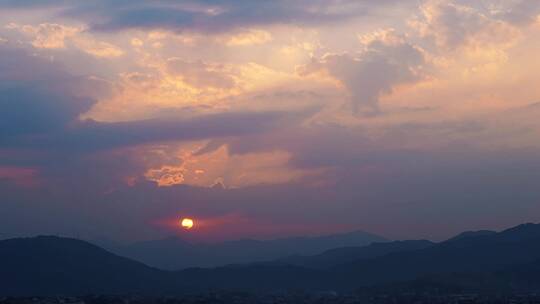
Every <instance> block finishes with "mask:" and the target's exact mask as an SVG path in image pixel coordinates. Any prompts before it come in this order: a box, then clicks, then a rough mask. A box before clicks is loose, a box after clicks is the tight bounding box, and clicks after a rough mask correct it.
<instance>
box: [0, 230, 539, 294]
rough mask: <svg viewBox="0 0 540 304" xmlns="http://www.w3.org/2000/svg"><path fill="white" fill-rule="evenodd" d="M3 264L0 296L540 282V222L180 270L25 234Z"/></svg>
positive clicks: (11, 244)
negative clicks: (442, 238) (439, 238)
mask: <svg viewBox="0 0 540 304" xmlns="http://www.w3.org/2000/svg"><path fill="white" fill-rule="evenodd" d="M0 269H2V282H1V283H2V284H0V295H44V294H45V295H46V294H59V293H62V294H85V293H148V294H150V293H160V294H175V293H183V292H187V291H190V292H192V291H204V290H215V289H221V290H257V291H272V290H288V289H305V290H337V291H351V290H358V289H359V288H379V287H380V288H383V287H384V288H389V289H390V288H402V289H410V288H415V289H418V288H429V289H433V288H436V289H437V290H443V289H447V290H459V291H463V290H468V291H470V290H473V291H479V290H481V291H484V292H502V291H508V292H516V291H524V290H526V291H537V290H540V225H539V224H525V225H520V226H517V227H514V228H511V229H508V230H505V231H502V232H498V233H494V232H487V233H486V232H481V233H471V232H468V233H464V234H461V235H460V236H459V237H455V238H452V239H449V240H448V241H444V242H440V243H431V242H429V241H421V240H420V241H402V242H388V243H375V244H371V245H368V246H364V247H348V248H339V249H334V250H330V251H327V252H324V253H322V254H319V255H314V256H295V257H288V258H281V259H277V260H273V261H269V262H265V263H248V264H243V265H230V266H225V267H218V268H206V269H203V268H191V269H186V270H182V271H164V270H158V269H156V268H152V267H149V266H146V265H144V264H141V263H139V262H135V261H132V260H129V259H126V258H123V257H120V256H117V255H115V254H112V253H109V252H107V251H105V250H103V249H101V248H99V247H97V246H94V245H91V244H89V243H87V242H84V241H79V240H75V239H66V238H58V237H36V238H22V239H11V240H5V241H0Z"/></svg>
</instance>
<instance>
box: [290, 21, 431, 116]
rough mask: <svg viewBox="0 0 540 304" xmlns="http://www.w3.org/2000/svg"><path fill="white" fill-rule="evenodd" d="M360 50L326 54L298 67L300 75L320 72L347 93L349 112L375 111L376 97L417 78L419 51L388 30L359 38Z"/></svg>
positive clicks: (376, 107)
mask: <svg viewBox="0 0 540 304" xmlns="http://www.w3.org/2000/svg"><path fill="white" fill-rule="evenodd" d="M361 40H362V41H363V43H364V47H365V49H364V51H363V52H361V53H359V54H327V55H324V56H323V57H322V58H313V60H312V62H311V63H309V64H307V65H305V66H301V67H299V69H298V71H299V72H300V74H302V75H309V74H313V73H317V72H320V71H324V72H326V73H328V74H329V75H330V76H331V77H333V78H335V79H336V80H338V81H339V82H340V83H341V84H342V85H343V86H344V87H345V88H346V90H347V91H348V92H349V93H350V95H351V97H350V99H351V105H352V109H353V112H358V111H359V110H368V111H371V112H377V111H378V106H379V104H378V103H379V97H380V96H381V95H382V94H388V93H390V92H392V89H393V88H394V87H395V86H397V85H400V84H405V83H412V82H415V81H418V80H419V79H421V74H420V73H419V69H420V68H421V66H422V64H423V63H424V57H423V53H422V51H421V50H420V49H419V48H417V47H415V46H414V45H412V44H410V43H408V42H406V41H405V40H404V39H403V38H402V37H400V36H398V35H396V34H395V33H394V32H393V31H392V30H390V31H382V32H379V33H378V34H376V35H374V36H370V37H362V39H361Z"/></svg>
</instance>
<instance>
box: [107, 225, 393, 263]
mask: <svg viewBox="0 0 540 304" xmlns="http://www.w3.org/2000/svg"><path fill="white" fill-rule="evenodd" d="M387 241H388V240H387V239H385V238H384V237H381V236H378V235H374V234H371V233H367V232H363V231H354V232H349V233H341V234H333V235H325V236H317V237H290V238H281V239H273V240H252V239H243V240H236V241H225V242H220V243H194V242H189V241H186V240H183V239H182V238H180V237H170V238H166V239H161V240H152V241H144V242H137V243H133V244H128V245H123V246H120V245H116V246H115V245H111V244H107V247H106V248H107V249H108V250H110V251H112V252H114V253H116V254H118V255H122V256H125V257H129V258H132V259H134V260H137V261H141V262H143V263H145V264H147V265H150V266H153V267H157V268H160V269H166V270H180V269H184V268H190V267H217V266H223V265H228V264H236V263H250V262H256V261H265V260H272V259H277V258H281V257H284V256H290V255H314V254H318V253H321V252H324V251H326V250H329V249H333V248H338V247H347V246H365V245H369V244H371V243H374V242H387Z"/></svg>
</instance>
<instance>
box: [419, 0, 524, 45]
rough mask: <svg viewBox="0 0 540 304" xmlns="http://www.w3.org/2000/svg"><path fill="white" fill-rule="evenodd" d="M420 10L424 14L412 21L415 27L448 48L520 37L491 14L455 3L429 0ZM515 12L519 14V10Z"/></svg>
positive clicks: (514, 30)
mask: <svg viewBox="0 0 540 304" xmlns="http://www.w3.org/2000/svg"><path fill="white" fill-rule="evenodd" d="M467 3H468V2H467ZM469 4H470V3H469ZM421 11H422V15H421V16H420V18H419V19H417V20H415V21H413V23H412V24H413V26H415V27H416V28H417V29H419V30H420V32H421V34H422V35H424V36H426V37H432V38H433V39H434V40H435V42H436V43H437V45H438V46H440V47H443V48H447V49H455V48H459V47H462V46H476V47H485V46H486V45H494V44H507V43H509V42H511V41H513V40H514V39H515V38H516V36H517V35H518V31H517V29H516V28H514V26H512V25H511V24H509V23H507V22H505V21H504V20H501V19H500V18H497V16H495V15H493V14H491V13H490V12H485V11H481V10H479V9H477V8H474V7H472V6H469V5H465V4H461V3H457V2H456V1H441V0H429V1H426V2H425V3H424V4H423V5H422V6H421ZM513 12H516V13H517V11H516V10H513Z"/></svg>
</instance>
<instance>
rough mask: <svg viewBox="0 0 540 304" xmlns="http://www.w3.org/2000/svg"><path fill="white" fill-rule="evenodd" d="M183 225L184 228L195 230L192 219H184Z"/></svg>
mask: <svg viewBox="0 0 540 304" xmlns="http://www.w3.org/2000/svg"><path fill="white" fill-rule="evenodd" d="M181 225H182V228H185V229H191V228H193V220H192V219H190V218H184V219H182V222H181Z"/></svg>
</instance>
